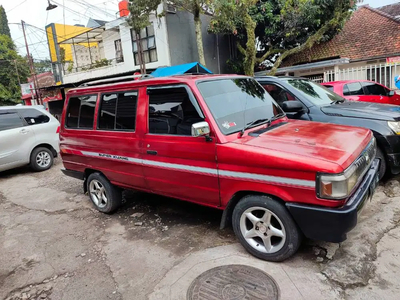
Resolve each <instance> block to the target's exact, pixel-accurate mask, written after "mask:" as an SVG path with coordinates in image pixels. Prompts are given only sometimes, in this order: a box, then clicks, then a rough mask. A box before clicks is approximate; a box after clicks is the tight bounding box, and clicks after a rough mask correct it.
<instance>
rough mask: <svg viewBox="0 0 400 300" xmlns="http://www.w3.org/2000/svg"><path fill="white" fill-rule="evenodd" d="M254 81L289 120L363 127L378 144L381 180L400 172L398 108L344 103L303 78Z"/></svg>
mask: <svg viewBox="0 0 400 300" xmlns="http://www.w3.org/2000/svg"><path fill="white" fill-rule="evenodd" d="M257 81H258V82H259V83H260V84H261V85H262V86H263V87H264V88H265V89H266V90H267V91H268V92H269V94H270V95H271V96H272V98H274V99H275V101H277V102H278V104H279V105H280V106H281V107H282V109H283V110H284V111H285V112H286V114H287V116H288V118H290V119H297V120H310V121H317V122H327V123H334V124H342V125H350V126H358V127H365V128H368V129H370V130H372V132H373V134H374V136H375V138H376V141H377V147H378V149H377V157H378V158H379V159H380V160H381V164H380V170H379V173H380V179H382V178H383V176H384V175H385V174H398V173H399V172H400V136H399V135H400V108H399V107H398V106H393V105H387V104H376V103H366V102H355V101H347V100H345V99H344V98H343V97H341V96H339V95H337V94H335V93H333V92H332V91H330V90H329V89H327V88H326V87H323V86H321V85H320V84H318V83H314V82H312V81H310V80H308V79H305V78H296V77H273V76H264V77H258V78H257Z"/></svg>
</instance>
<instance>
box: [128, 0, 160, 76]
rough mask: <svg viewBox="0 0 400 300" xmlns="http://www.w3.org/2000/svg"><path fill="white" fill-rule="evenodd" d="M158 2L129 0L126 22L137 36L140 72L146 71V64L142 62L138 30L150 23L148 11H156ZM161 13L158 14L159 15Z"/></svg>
mask: <svg viewBox="0 0 400 300" xmlns="http://www.w3.org/2000/svg"><path fill="white" fill-rule="evenodd" d="M159 4H160V0H129V11H130V15H129V18H128V20H127V21H128V24H129V25H130V26H131V27H132V29H133V30H134V31H135V34H136V36H137V38H136V44H137V48H138V54H139V55H138V57H139V64H140V71H141V73H142V74H145V73H146V64H145V62H144V57H143V55H142V54H143V53H142V51H143V50H142V45H141V43H140V42H139V40H140V32H141V30H142V29H144V28H146V27H147V26H149V25H151V23H150V21H149V16H150V13H152V12H157V8H158V5H159ZM161 15H162V14H160V15H158V17H161Z"/></svg>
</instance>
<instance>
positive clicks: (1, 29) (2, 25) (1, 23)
mask: <svg viewBox="0 0 400 300" xmlns="http://www.w3.org/2000/svg"><path fill="white" fill-rule="evenodd" d="M0 34H5V35H7V36H9V37H10V38H11V34H10V28H9V27H8V20H7V15H6V11H5V10H4V7H3V5H0Z"/></svg>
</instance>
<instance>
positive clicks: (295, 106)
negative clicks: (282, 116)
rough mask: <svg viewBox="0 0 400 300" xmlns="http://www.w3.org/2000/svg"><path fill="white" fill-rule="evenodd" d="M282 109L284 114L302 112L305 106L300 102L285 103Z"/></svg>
mask: <svg viewBox="0 0 400 300" xmlns="http://www.w3.org/2000/svg"><path fill="white" fill-rule="evenodd" d="M281 107H282V109H283V111H284V112H300V111H302V110H303V104H301V102H300V101H298V100H293V101H284V102H282V104H281Z"/></svg>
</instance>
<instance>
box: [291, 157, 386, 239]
mask: <svg viewBox="0 0 400 300" xmlns="http://www.w3.org/2000/svg"><path fill="white" fill-rule="evenodd" d="M378 182H379V159H375V160H374V161H373V163H372V164H371V167H370V169H369V170H368V172H367V173H366V174H365V177H364V179H363V181H362V182H361V184H360V186H359V187H358V189H357V190H356V191H355V193H354V194H353V196H352V197H351V198H350V199H349V200H348V201H347V202H346V204H345V205H344V206H342V207H338V208H326V207H318V206H312V205H305V204H298V203H286V206H287V208H288V210H289V212H290V214H291V215H292V217H293V219H294V220H295V222H296V223H297V225H298V226H299V227H300V229H301V231H302V232H303V234H304V235H305V236H306V237H307V238H309V239H313V240H320V241H326V242H332V243H340V242H343V241H344V240H346V238H347V236H346V234H347V232H349V231H350V230H352V229H353V228H354V227H355V226H356V225H357V218H358V214H359V212H360V211H361V210H362V208H363V207H364V205H365V204H366V202H368V201H370V200H371V199H372V196H373V194H374V192H375V188H376V187H377V185H378Z"/></svg>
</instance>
